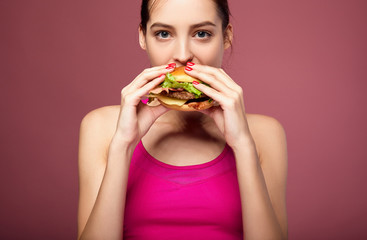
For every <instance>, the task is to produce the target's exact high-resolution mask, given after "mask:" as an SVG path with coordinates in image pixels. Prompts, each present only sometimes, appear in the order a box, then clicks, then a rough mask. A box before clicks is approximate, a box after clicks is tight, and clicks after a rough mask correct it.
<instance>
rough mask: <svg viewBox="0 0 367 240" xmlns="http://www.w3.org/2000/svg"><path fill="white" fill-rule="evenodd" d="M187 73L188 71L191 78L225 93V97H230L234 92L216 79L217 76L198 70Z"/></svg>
mask: <svg viewBox="0 0 367 240" xmlns="http://www.w3.org/2000/svg"><path fill="white" fill-rule="evenodd" d="M185 71H187V72H188V73H189V74H190V75H191V76H193V77H195V78H197V79H199V80H201V81H203V82H204V83H207V84H209V85H210V87H211V88H214V89H216V90H217V91H218V92H221V93H224V94H225V95H230V94H231V92H232V91H233V90H232V89H231V88H229V87H228V85H227V84H225V83H223V81H220V80H218V79H216V78H215V76H213V75H211V74H208V73H205V72H200V71H198V70H196V69H192V70H185Z"/></svg>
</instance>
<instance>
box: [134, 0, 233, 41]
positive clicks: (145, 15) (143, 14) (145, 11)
mask: <svg viewBox="0 0 367 240" xmlns="http://www.w3.org/2000/svg"><path fill="white" fill-rule="evenodd" d="M151 1H152V0H143V1H142V3H141V10H140V19H141V21H140V27H141V29H142V30H143V33H144V34H145V33H146V31H147V22H148V21H149V17H150V10H151V8H152V6H153V5H154V2H155V1H156V0H154V2H153V4H151V6H150V7H149V3H150V2H151ZM213 1H214V3H215V5H216V6H217V12H218V15H219V17H220V18H221V19H222V30H223V33H224V32H225V31H224V30H225V29H226V28H227V26H228V23H229V16H230V15H231V13H230V11H229V7H228V1H227V0H213Z"/></svg>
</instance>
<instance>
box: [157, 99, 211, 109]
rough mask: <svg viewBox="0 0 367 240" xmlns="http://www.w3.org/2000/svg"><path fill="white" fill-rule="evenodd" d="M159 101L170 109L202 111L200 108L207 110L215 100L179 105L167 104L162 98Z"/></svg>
mask: <svg viewBox="0 0 367 240" xmlns="http://www.w3.org/2000/svg"><path fill="white" fill-rule="evenodd" d="M158 101H159V102H160V103H161V104H162V105H163V106H165V107H167V108H170V109H174V110H177V111H186V112H188V111H200V110H205V109H208V108H211V107H212V106H213V102H214V101H210V102H209V100H206V101H203V102H191V103H187V104H184V105H182V106H179V105H171V104H167V103H165V102H163V101H161V100H160V99H158Z"/></svg>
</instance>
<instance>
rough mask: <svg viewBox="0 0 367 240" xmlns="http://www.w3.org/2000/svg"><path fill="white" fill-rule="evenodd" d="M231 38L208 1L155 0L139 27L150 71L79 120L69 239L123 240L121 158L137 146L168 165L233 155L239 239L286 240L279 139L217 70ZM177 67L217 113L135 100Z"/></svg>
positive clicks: (278, 129) (269, 121) (283, 156)
mask: <svg viewBox="0 0 367 240" xmlns="http://www.w3.org/2000/svg"><path fill="white" fill-rule="evenodd" d="M187 13H190V17H189V18H188V17H187ZM199 25H200V26H199ZM232 32H233V29H232V26H231V25H229V26H228V27H227V28H226V29H225V30H224V32H223V29H222V25H221V19H220V18H219V16H218V15H217V12H216V9H215V4H214V3H213V1H211V0H201V1H197V0H185V1H183V0H171V1H164V0H160V1H159V0H158V1H157V2H156V5H155V6H154V7H153V9H152V11H151V17H150V20H149V21H148V23H147V31H146V34H143V32H142V30H141V29H139V43H140V46H141V47H142V49H144V50H146V52H147V54H148V57H149V59H150V62H151V65H152V67H151V68H148V69H146V70H144V71H143V72H142V73H141V74H140V75H138V76H137V77H136V78H135V79H134V80H133V81H132V82H131V83H130V84H129V85H128V86H126V87H124V88H123V89H122V91H121V105H119V106H107V107H103V108H99V109H96V110H94V111H92V112H90V113H88V114H87V115H86V116H85V117H84V119H83V121H82V123H81V128H80V144H79V176H80V198H79V211H78V238H80V239H121V238H122V237H123V229H122V226H123V216H124V207H125V198H126V186H127V176H128V171H129V166H130V159H131V155H132V152H133V151H134V148H135V146H136V145H137V143H138V142H139V141H140V140H142V142H143V144H144V146H145V148H146V149H147V151H148V152H149V153H150V154H151V155H153V156H154V157H155V158H157V159H159V160H160V161H162V162H165V163H167V164H171V165H177V166H185V165H194V164H200V163H204V162H208V161H210V160H211V159H213V158H215V157H216V156H218V155H219V154H220V153H221V152H222V150H223V148H224V145H225V143H227V144H228V145H229V146H231V148H232V149H233V151H234V153H235V157H236V166H237V175H238V182H239V187H240V195H241V203H242V215H243V229H244V238H245V239H287V214H286V204H285V196H286V195H285V194H286V175H287V150H286V138H285V133H284V130H283V128H282V126H281V124H280V123H279V122H278V121H277V120H275V119H274V118H271V117H267V116H263V115H255V114H248V113H246V111H245V105H244V101H243V99H244V98H243V90H242V88H241V87H240V86H239V85H238V84H236V82H235V81H234V80H233V79H232V78H231V77H230V76H229V75H227V74H226V73H225V71H223V70H222V69H220V66H221V64H222V57H223V53H224V51H225V49H227V48H228V47H229V46H230V45H231V41H232V36H233V33H232ZM208 33H209V34H208ZM187 62H192V63H194V65H193V66H191V68H192V70H190V71H186V72H187V73H188V74H190V75H192V76H193V77H196V78H198V79H200V80H202V81H204V82H206V83H208V84H210V86H211V88H208V87H207V86H205V85H203V84H198V85H196V87H197V88H198V89H199V90H201V91H203V92H204V93H205V94H206V95H208V96H210V97H212V98H213V99H214V100H215V101H216V102H217V103H218V104H219V106H217V107H213V108H210V109H208V110H205V111H202V112H179V111H169V110H168V109H166V108H165V107H163V106H157V107H149V106H146V105H144V104H142V103H141V101H140V99H141V98H142V97H143V96H144V95H145V94H147V93H148V92H149V91H150V90H151V89H153V88H154V87H155V86H157V85H158V84H159V83H160V82H162V80H163V78H164V77H163V76H161V75H162V74H165V73H167V72H169V71H173V69H166V67H167V64H169V63H175V64H176V66H184V65H186V64H187ZM178 144H179V145H180V146H182V147H181V148H177V147H174V146H177V145H178ZM202 149H205V151H202ZM173 154H174V155H175V158H174V159H172V158H170V156H172V155H173ZM188 154H190V156H194V157H192V158H190V159H187V158H185V156H187V155H188ZM259 226H261V227H259Z"/></svg>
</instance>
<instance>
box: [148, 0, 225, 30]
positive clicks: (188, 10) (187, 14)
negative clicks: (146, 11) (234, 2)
mask: <svg viewBox="0 0 367 240" xmlns="http://www.w3.org/2000/svg"><path fill="white" fill-rule="evenodd" d="M152 4H153V6H152ZM150 6H151V11H150V18H149V22H148V25H150V24H152V23H154V22H164V23H169V24H172V25H175V24H176V23H177V24H180V23H181V24H182V23H192V24H195V23H198V22H204V21H211V22H214V23H215V24H218V25H219V22H220V21H221V19H220V18H219V16H218V14H217V10H216V5H215V3H214V1H213V0H155V1H151V3H150Z"/></svg>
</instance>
